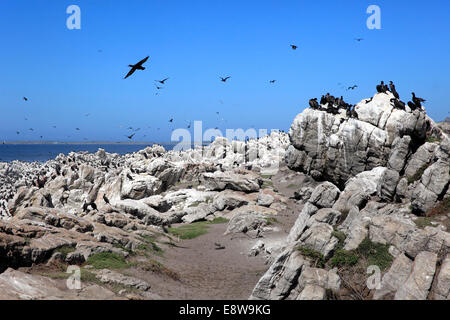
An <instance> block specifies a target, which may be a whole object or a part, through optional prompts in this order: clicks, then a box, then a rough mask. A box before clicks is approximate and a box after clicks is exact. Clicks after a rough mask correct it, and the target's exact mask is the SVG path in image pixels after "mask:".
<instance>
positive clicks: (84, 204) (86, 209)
mask: <svg viewBox="0 0 450 320" xmlns="http://www.w3.org/2000/svg"><path fill="white" fill-rule="evenodd" d="M89 206H90V207H91V208H92V210H96V211H98V210H97V205H96V204H95V202H94V201H92V202H90V203H87V202H86V200H85V201H84V203H83V212H89Z"/></svg>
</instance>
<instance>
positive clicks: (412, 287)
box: [395, 251, 437, 300]
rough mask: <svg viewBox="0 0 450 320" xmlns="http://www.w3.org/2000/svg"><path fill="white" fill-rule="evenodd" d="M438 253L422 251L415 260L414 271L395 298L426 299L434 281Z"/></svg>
mask: <svg viewBox="0 0 450 320" xmlns="http://www.w3.org/2000/svg"><path fill="white" fill-rule="evenodd" d="M436 260H437V255H436V254H435V253H432V252H427V251H422V252H420V253H419V254H418V255H417V256H416V259H415V260H414V264H413V266H412V272H411V274H410V275H409V277H408V279H407V280H406V281H405V282H404V283H403V284H402V285H401V286H400V288H399V289H398V290H397V292H396V294H395V300H425V299H426V298H427V295H428V292H429V290H430V287H431V283H432V282H433V277H434V272H435V270H436Z"/></svg>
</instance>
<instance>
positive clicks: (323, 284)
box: [295, 267, 341, 300]
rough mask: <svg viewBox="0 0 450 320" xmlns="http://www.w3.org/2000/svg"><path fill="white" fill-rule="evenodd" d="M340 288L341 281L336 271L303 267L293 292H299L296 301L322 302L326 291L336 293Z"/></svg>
mask: <svg viewBox="0 0 450 320" xmlns="http://www.w3.org/2000/svg"><path fill="white" fill-rule="evenodd" d="M340 287H341V279H340V278H339V276H338V274H337V273H336V270H334V269H333V270H329V271H327V270H325V269H320V268H312V267H305V268H304V269H303V270H302V272H301V274H300V277H299V279H298V285H297V288H296V289H295V290H296V291H299V292H300V294H299V296H298V297H297V300H324V298H325V292H326V289H328V290H332V291H333V292H338V291H339V289H340ZM319 288H321V289H319Z"/></svg>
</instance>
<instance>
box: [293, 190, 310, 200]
mask: <svg viewBox="0 0 450 320" xmlns="http://www.w3.org/2000/svg"><path fill="white" fill-rule="evenodd" d="M313 191H314V189H313V188H311V187H303V188H301V189H300V190H299V191H295V192H294V199H295V200H301V201H304V202H306V201H308V200H309V198H311V194H312V193H313Z"/></svg>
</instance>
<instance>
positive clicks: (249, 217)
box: [225, 205, 277, 236]
mask: <svg viewBox="0 0 450 320" xmlns="http://www.w3.org/2000/svg"><path fill="white" fill-rule="evenodd" d="M231 214H232V215H233V218H231V220H230V222H228V227H227V230H226V232H225V234H230V233H239V232H243V233H249V232H250V231H256V236H259V235H260V234H261V232H262V228H263V227H264V226H266V225H267V223H268V222H267V218H269V217H271V216H274V215H276V214H277V212H276V211H275V210H272V209H269V208H265V207H260V206H255V205H247V206H243V207H240V208H238V209H234V210H233V211H232V213H231Z"/></svg>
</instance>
